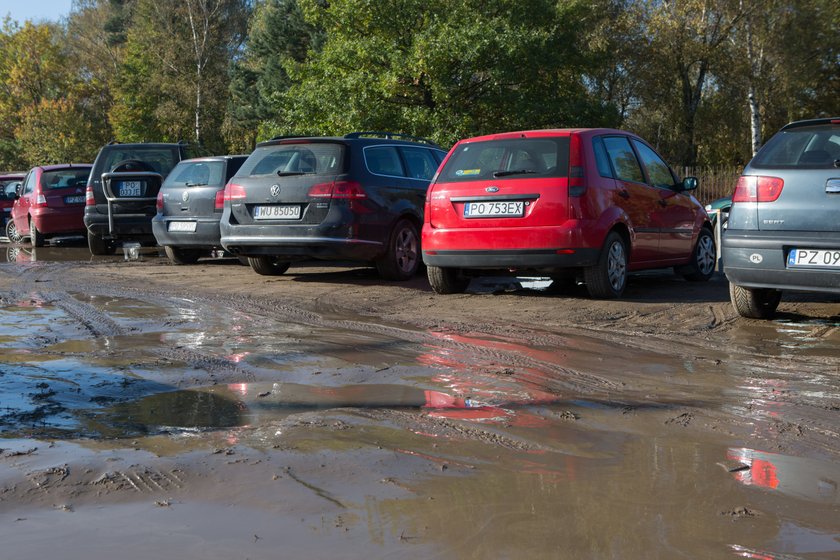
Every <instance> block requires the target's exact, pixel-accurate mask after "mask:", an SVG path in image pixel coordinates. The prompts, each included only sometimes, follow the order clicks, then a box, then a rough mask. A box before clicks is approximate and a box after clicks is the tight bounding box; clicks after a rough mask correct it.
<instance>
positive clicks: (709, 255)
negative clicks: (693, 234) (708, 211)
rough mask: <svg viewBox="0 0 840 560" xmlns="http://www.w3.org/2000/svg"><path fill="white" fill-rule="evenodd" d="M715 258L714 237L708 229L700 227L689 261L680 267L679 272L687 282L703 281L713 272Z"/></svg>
mask: <svg viewBox="0 0 840 560" xmlns="http://www.w3.org/2000/svg"><path fill="white" fill-rule="evenodd" d="M716 260H717V250H716V249H715V238H714V236H713V235H712V232H710V231H709V230H708V229H706V228H701V229H700V235H698V236H697V243H696V244H695V246H694V252H693V253H692V255H691V262H690V263H688V265H686V266H685V267H682V268H680V274H681V275H682V277H683V278H685V279H686V280H688V281H689V282H705V281H706V280H708V279H709V278H711V277H712V274H714V273H715V261H716Z"/></svg>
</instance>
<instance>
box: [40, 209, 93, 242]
mask: <svg viewBox="0 0 840 560" xmlns="http://www.w3.org/2000/svg"><path fill="white" fill-rule="evenodd" d="M83 212H84V207H78V208H72V207H69V208H33V209H32V210H31V217H32V222H33V223H34V224H35V227H36V228H38V231H40V232H41V233H44V234H47V235H52V234H56V233H80V232H84V231H85V224H84V222H83V221H82V215H83Z"/></svg>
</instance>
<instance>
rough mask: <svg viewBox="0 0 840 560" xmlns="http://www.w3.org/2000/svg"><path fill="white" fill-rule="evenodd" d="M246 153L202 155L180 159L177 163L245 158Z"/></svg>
mask: <svg viewBox="0 0 840 560" xmlns="http://www.w3.org/2000/svg"><path fill="white" fill-rule="evenodd" d="M247 157H248V155H247V154H228V155H224V156H202V157H195V158H190V159H182V160H181V161H180V162H179V164H181V163H199V162H202V161H228V160H231V159H235V158H247Z"/></svg>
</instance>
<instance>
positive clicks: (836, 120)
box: [782, 117, 840, 130]
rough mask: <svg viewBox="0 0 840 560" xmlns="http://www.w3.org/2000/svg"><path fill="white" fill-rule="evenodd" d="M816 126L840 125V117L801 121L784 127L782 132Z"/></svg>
mask: <svg viewBox="0 0 840 560" xmlns="http://www.w3.org/2000/svg"><path fill="white" fill-rule="evenodd" d="M815 124H840V117H825V118H821V119H806V120H801V121H793V122H792V123H788V124H786V125H785V126H783V127H782V130H788V129H791V128H798V127H800V126H813V125H815Z"/></svg>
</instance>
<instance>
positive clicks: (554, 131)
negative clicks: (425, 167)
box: [459, 128, 639, 143]
mask: <svg viewBox="0 0 840 560" xmlns="http://www.w3.org/2000/svg"><path fill="white" fill-rule="evenodd" d="M581 133H590V134H626V135H628V136H632V137H634V138H639V137H638V136H637V135H636V134H634V133H632V132H630V131H627V130H618V129H616V128H544V129H537V130H518V131H514V132H499V133H496V134H486V135H484V136H474V137H472V138H464V139H462V140H460V141H459V143H462V142H463V143H466V142H486V141H488V140H511V139H514V138H556V137H562V136H570V135H572V134H581Z"/></svg>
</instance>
